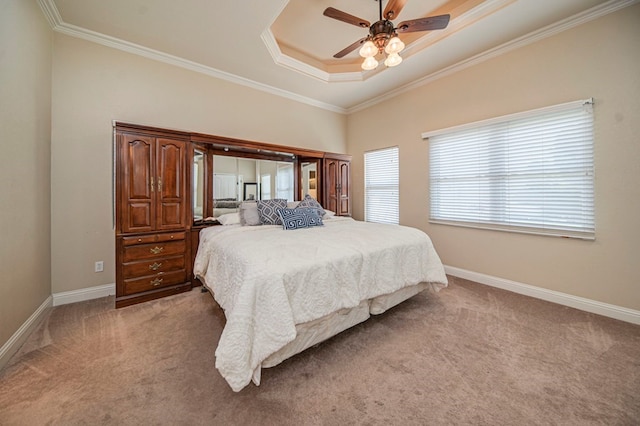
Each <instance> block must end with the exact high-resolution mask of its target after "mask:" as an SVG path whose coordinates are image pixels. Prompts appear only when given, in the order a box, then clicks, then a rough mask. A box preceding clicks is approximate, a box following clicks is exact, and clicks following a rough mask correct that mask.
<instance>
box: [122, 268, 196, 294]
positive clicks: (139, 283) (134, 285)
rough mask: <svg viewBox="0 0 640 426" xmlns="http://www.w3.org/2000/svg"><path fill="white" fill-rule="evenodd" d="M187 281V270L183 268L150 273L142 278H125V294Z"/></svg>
mask: <svg viewBox="0 0 640 426" xmlns="http://www.w3.org/2000/svg"><path fill="white" fill-rule="evenodd" d="M186 281H187V271H186V270H184V269H181V270H179V271H172V272H166V273H162V272H161V273H159V274H154V275H148V276H146V277H141V278H132V279H128V280H124V294H125V295H128V294H135V293H139V292H141V291H147V290H154V289H157V288H162V287H166V286H169V285H173V284H180V283H184V282H186Z"/></svg>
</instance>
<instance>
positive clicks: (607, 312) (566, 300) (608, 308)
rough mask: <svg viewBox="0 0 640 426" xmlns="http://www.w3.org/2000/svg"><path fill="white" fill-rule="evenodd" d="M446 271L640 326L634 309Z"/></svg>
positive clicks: (455, 270) (639, 316)
mask: <svg viewBox="0 0 640 426" xmlns="http://www.w3.org/2000/svg"><path fill="white" fill-rule="evenodd" d="M444 269H445V272H446V273H447V274H449V275H452V276H454V277H458V278H464V279H467V280H470V281H474V282H477V283H480V284H485V285H489V286H491V287H497V288H501V289H503V290H508V291H512V292H514V293H518V294H523V295H525V296H531V297H535V298H536V299H542V300H546V301H548V302H553V303H557V304H559V305H564V306H569V307H571V308H575V309H579V310H581V311H586V312H591V313H593V314H598V315H603V316H605V317H609V318H614V319H617V320H621V321H625V322H630V323H632V324H639V325H640V311H636V310H634V309H629V308H624V307H622V306H617V305H611V304H608V303H603V302H598V301H596V300H591V299H587V298H584V297H579V296H573V295H571V294H566V293H561V292H559V291H554V290H548V289H545V288H541V287H536V286H533V285H529V284H523V283H519V282H516V281H511V280H507V279H504V278H498V277H494V276H491V275H485V274H481V273H478V272H473V271H467V270H466V269H461V268H456V267H454V266H446V265H445V267H444Z"/></svg>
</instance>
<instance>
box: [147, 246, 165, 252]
mask: <svg viewBox="0 0 640 426" xmlns="http://www.w3.org/2000/svg"><path fill="white" fill-rule="evenodd" d="M150 250H151V253H153V254H158V253H160V252H162V250H164V247H158V246H156V247H154V248H152V249H150Z"/></svg>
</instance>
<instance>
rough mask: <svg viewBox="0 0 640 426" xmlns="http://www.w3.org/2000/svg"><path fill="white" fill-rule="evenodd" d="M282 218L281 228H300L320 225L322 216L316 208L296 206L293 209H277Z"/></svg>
mask: <svg viewBox="0 0 640 426" xmlns="http://www.w3.org/2000/svg"><path fill="white" fill-rule="evenodd" d="M278 213H279V214H280V218H281V219H282V229H301V228H310V227H312V226H322V225H324V223H322V216H320V214H319V213H318V209H315V208H310V207H296V208H295V209H279V210H278Z"/></svg>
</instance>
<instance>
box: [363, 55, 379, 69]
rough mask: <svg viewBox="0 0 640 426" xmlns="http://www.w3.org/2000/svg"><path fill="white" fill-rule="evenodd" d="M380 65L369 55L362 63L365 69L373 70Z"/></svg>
mask: <svg viewBox="0 0 640 426" xmlns="http://www.w3.org/2000/svg"><path fill="white" fill-rule="evenodd" d="M377 67H378V61H376V58H374V57H373V56H369V57H368V58H366V59H365V60H364V62H363V63H362V69H363V70H365V71H371V70H374V69H376V68H377Z"/></svg>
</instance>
